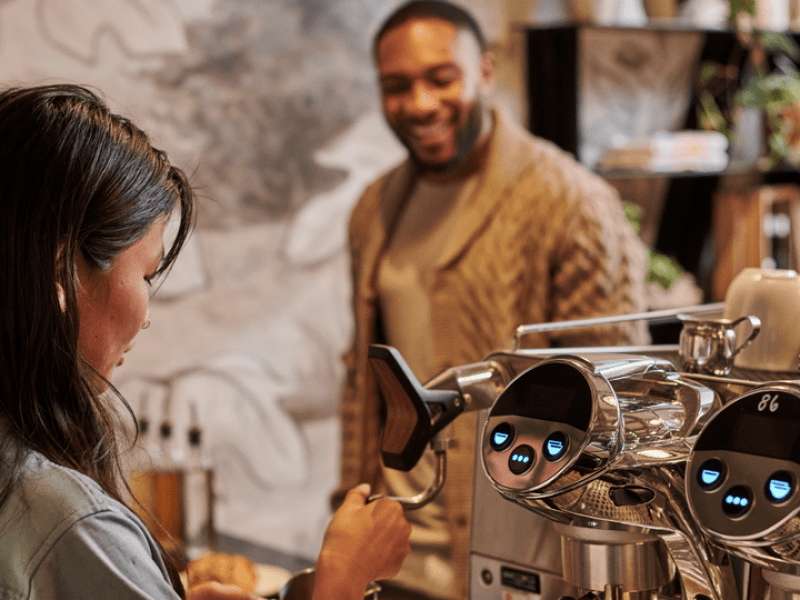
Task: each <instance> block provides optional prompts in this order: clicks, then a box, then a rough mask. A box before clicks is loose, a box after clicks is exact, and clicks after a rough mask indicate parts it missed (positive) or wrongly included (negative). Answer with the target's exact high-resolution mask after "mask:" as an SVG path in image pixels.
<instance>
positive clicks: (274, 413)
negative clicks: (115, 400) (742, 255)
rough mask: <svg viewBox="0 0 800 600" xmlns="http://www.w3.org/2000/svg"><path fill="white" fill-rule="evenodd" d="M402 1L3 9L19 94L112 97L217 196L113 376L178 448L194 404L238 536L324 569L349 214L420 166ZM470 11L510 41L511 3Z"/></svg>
mask: <svg viewBox="0 0 800 600" xmlns="http://www.w3.org/2000/svg"><path fill="white" fill-rule="evenodd" d="M397 4H399V1H398V0H0V81H1V82H2V84H3V85H20V84H37V83H51V82H71V83H79V84H83V85H86V86H89V87H91V88H93V89H95V90H96V91H99V92H100V94H101V95H102V96H103V97H104V98H105V99H106V100H107V102H108V103H109V104H110V105H111V106H112V107H113V108H114V110H116V111H118V112H122V113H123V114H126V115H127V116H130V117H131V118H132V119H133V120H134V121H135V122H136V123H138V124H139V125H140V126H142V127H143V128H144V129H146V130H147V131H148V132H149V133H150V134H151V137H152V138H153V140H154V143H155V145H156V146H158V147H160V148H162V149H164V150H166V151H167V153H168V154H169V156H170V158H171V160H172V162H174V163H175V164H177V165H179V166H181V167H182V168H183V169H184V170H185V171H187V173H189V175H190V178H191V181H192V183H193V185H194V186H195V188H196V190H197V192H198V194H199V196H200V197H201V210H200V218H199V226H198V229H197V231H196V233H195V235H194V236H193V238H192V240H191V243H190V246H189V248H188V250H187V252H186V253H185V254H184V255H183V256H182V257H181V260H180V261H179V263H178V264H177V265H176V267H175V269H174V270H173V272H172V274H171V275H170V277H169V278H168V279H167V280H166V282H165V283H164V284H163V286H162V287H161V288H160V290H159V291H158V292H157V293H156V295H155V296H154V298H153V302H152V308H151V312H152V326H151V327H150V328H149V329H148V330H147V331H144V332H142V334H140V336H139V337H138V338H137V341H136V348H135V349H134V351H133V352H131V353H129V354H128V355H127V356H126V359H125V364H124V365H123V366H122V367H120V368H119V369H118V372H117V374H116V377H117V380H116V381H115V383H116V384H117V385H118V387H119V388H120V389H121V390H122V391H123V393H124V395H125V396H126V398H127V399H128V400H129V402H130V403H131V405H132V406H133V408H134V409H135V411H136V413H137V415H138V416H139V417H140V418H146V419H149V420H150V421H151V422H152V423H153V425H154V428H155V431H157V426H158V425H159V424H160V423H161V422H162V421H163V420H164V419H165V418H168V419H169V420H170V421H171V423H172V425H173V431H174V437H175V440H174V442H175V443H176V444H177V446H178V447H179V448H180V447H182V446H184V441H185V438H184V436H185V432H186V427H187V425H188V422H189V419H190V410H189V407H190V406H194V407H196V409H197V410H196V413H197V415H198V417H199V421H200V424H201V425H202V426H203V427H204V430H205V438H204V441H205V444H206V448H207V449H208V450H209V451H210V452H211V454H212V458H213V461H214V464H215V467H216V470H217V480H216V491H217V494H218V505H217V517H218V518H217V521H218V526H219V528H220V530H221V531H223V532H224V533H227V534H229V535H234V536H237V537H241V538H244V539H248V540H251V541H256V542H259V543H262V544H266V545H269V546H272V547H274V548H276V549H278V550H282V551H285V552H290V553H295V554H300V555H304V556H308V557H313V556H314V555H315V553H316V551H317V549H318V546H319V544H320V542H321V537H322V533H323V530H324V527H325V525H326V523H327V520H328V518H329V511H328V494H329V492H330V491H331V489H332V488H333V487H334V486H335V485H336V483H337V477H338V453H339V440H338V415H337V400H338V388H339V384H340V380H341V376H342V366H341V363H340V354H341V352H342V351H343V350H344V348H345V346H346V344H347V342H348V339H349V335H350V331H351V327H352V325H351V320H350V314H349V304H348V303H349V287H348V286H349V283H348V274H347V266H346V257H345V252H344V236H345V224H346V219H347V215H348V213H349V210H350V208H351V207H352V205H353V204H354V202H355V201H356V199H357V198H358V195H359V194H360V192H361V191H362V190H363V188H364V187H365V186H366V185H367V183H369V182H370V181H371V180H372V179H374V178H375V177H377V176H378V175H379V174H380V173H381V172H382V171H384V170H386V169H387V168H389V167H390V166H392V165H394V164H396V163H397V162H399V161H400V160H402V158H403V156H404V151H403V150H402V149H401V148H400V147H399V145H398V144H397V142H395V140H394V138H393V137H392V136H391V135H390V133H389V132H388V129H387V128H386V126H385V124H384V122H383V120H382V117H381V115H380V112H379V109H378V102H377V94H376V88H375V85H374V74H373V71H372V67H371V58H370V54H369V45H370V36H371V35H372V32H373V31H374V29H375V28H376V27H377V24H378V23H379V22H380V20H381V19H382V18H383V17H384V16H385V15H386V14H387V12H388V11H389V10H390V9H392V8H393V7H394V6H396V5H397ZM484 4H485V7H484V6H483V5H484ZM473 10H475V11H476V12H477V13H478V14H479V16H480V18H482V19H483V20H484V21H485V23H486V25H487V28H488V30H489V33H490V35H495V34H492V31H494V30H496V29H497V28H498V27H497V23H498V22H500V21H501V20H502V19H501V17H498V16H497V15H498V13H499V11H500V10H501V8H499V7H492V5H491V3H490V2H489V1H488V0H486V1H485V2H477V3H473ZM495 37H496V35H495ZM154 428H153V427H151V430H150V431H151V432H150V433H149V434H148V438H150V437H152V436H153V434H154V433H155V432H154ZM144 442H145V443H147V444H156V443H157V442H158V440H156V439H145V440H144Z"/></svg>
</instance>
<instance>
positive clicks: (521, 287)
mask: <svg viewBox="0 0 800 600" xmlns="http://www.w3.org/2000/svg"><path fill="white" fill-rule="evenodd" d="M494 114H495V127H494V130H493V133H492V135H491V140H490V142H489V143H490V146H489V151H488V156H487V163H486V166H485V169H484V172H483V173H482V174H481V175H480V181H479V183H478V191H477V193H476V200H475V201H474V202H473V203H472V205H471V206H470V208H469V209H468V210H467V211H465V213H464V214H463V215H461V217H460V221H459V222H460V226H459V227H458V228H457V229H456V230H454V235H453V237H452V238H451V239H450V240H449V242H448V245H447V247H446V249H445V252H444V256H443V258H442V259H441V260H440V261H439V263H438V264H437V265H436V269H435V275H434V282H433V286H432V293H431V297H430V302H431V315H432V321H433V329H432V331H431V336H432V337H433V342H434V347H435V356H436V362H437V367H438V369H437V372H438V371H441V370H444V369H447V368H449V367H452V366H457V365H464V364H468V363H472V362H476V361H479V360H481V359H483V358H484V357H485V356H486V355H488V354H489V353H491V352H493V351H498V350H508V349H510V347H511V345H512V341H513V337H514V333H515V330H516V328H517V327H518V326H519V325H522V324H530V323H544V322H550V321H561V320H568V319H580V318H587V317H594V316H603V315H612V314H622V313H632V312H641V311H643V310H646V308H647V307H646V293H645V275H646V269H647V265H646V250H645V247H644V244H643V243H642V242H641V241H640V240H639V238H638V237H637V236H636V235H635V233H634V232H633V230H632V229H631V227H630V226H629V225H628V223H627V222H626V220H625V217H624V215H623V211H622V206H621V203H620V200H619V197H618V195H617V193H616V191H615V190H614V189H613V188H612V187H611V186H610V185H609V184H608V183H606V182H605V181H603V180H602V179H601V178H600V177H598V176H596V175H594V174H593V173H591V172H589V171H588V170H586V169H585V168H583V167H582V166H581V165H580V164H579V163H578V162H577V161H575V159H574V158H573V157H572V156H571V155H569V154H567V153H566V152H564V151H562V150H560V149H559V148H557V147H556V146H555V145H553V144H551V143H550V142H547V141H544V140H542V139H539V138H536V137H533V136H531V135H530V133H528V132H527V131H526V130H524V129H523V128H522V127H520V126H519V125H516V124H514V123H512V122H510V121H508V120H507V119H506V118H504V117H503V115H502V114H501V113H499V112H498V111H495V113H494ZM415 180H416V174H415V171H414V167H413V166H412V164H411V163H410V162H408V161H406V162H404V163H403V164H401V165H400V166H398V167H396V168H395V169H393V170H392V171H390V172H389V173H387V174H386V175H385V176H383V177H382V178H381V179H379V180H378V181H376V182H375V183H373V184H372V185H371V186H370V187H369V188H368V189H367V190H366V191H365V192H364V194H363V195H362V197H361V198H360V200H359V202H358V203H357V205H356V207H355V209H354V211H353V213H352V215H351V219H350V227H349V245H350V253H351V256H350V257H351V269H352V281H353V298H352V300H353V310H354V315H355V332H354V338H353V342H352V346H351V348H350V350H349V351H348V352H347V353H346V355H345V364H346V368H347V375H346V379H345V383H344V389H343V397H342V427H343V431H342V434H343V435H342V473H341V486H342V487H341V489H340V491H339V494H340V493H341V492H342V491H344V490H346V489H349V488H351V487H353V486H355V485H357V484H358V483H361V482H369V483H371V484H373V486H375V485H378V484H379V480H380V438H381V420H380V404H381V402H382V400H381V398H380V394H379V392H378V390H377V386H376V383H375V380H374V377H373V374H372V372H371V369H370V368H369V366H368V363H367V350H368V346H369V344H371V343H376V342H380V343H386V340H384V339H383V333H382V331H381V327H380V315H379V299H378V292H377V273H378V268H379V265H380V261H381V258H382V257H383V255H384V252H385V250H386V248H387V244H388V241H389V238H390V236H391V232H392V229H393V227H394V225H395V223H396V222H397V217H398V214H399V212H400V211H401V210H402V207H403V205H404V202H405V200H406V199H407V198H408V196H409V193H410V191H411V189H412V188H413V185H414V182H415ZM648 341H649V337H648V334H647V328H646V324H644V323H642V322H635V323H622V324H618V325H614V326H603V327H602V328H596V329H594V330H589V329H584V330H581V331H568V332H558V334H557V335H555V334H550V335H546V334H537V335H530V336H527V337H525V338H524V339H523V340H522V345H523V346H528V347H549V346H575V345H619V344H645V343H648ZM475 429H476V420H475V413H467V414H464V415H461V416H460V417H459V418H458V419H456V421H455V437H456V440H457V444H456V447H455V448H454V449H452V450H449V451H448V455H447V481H446V483H445V486H446V490H447V494H446V501H447V519H448V526H449V529H450V533H451V536H452V538H451V539H452V549H451V551H452V561H453V569H454V572H455V573H456V574H457V578H458V579H459V581H458V582H457V583H458V586H459V590H458V596H459V597H462V598H464V597H466V581H467V571H468V558H469V522H470V508H471V500H472V477H473V461H474V454H475Z"/></svg>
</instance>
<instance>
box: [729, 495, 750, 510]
mask: <svg viewBox="0 0 800 600" xmlns="http://www.w3.org/2000/svg"><path fill="white" fill-rule="evenodd" d="M725 504H727V505H728V506H741V507H742V508H745V507H746V506H747V505H748V504H750V500H749V499H748V498H747V497H746V496H737V495H734V494H728V495H727V496H725Z"/></svg>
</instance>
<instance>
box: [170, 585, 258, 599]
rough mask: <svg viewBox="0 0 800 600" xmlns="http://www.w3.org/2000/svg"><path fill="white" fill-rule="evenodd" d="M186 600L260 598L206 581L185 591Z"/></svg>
mask: <svg viewBox="0 0 800 600" xmlns="http://www.w3.org/2000/svg"><path fill="white" fill-rule="evenodd" d="M186 600H260V598H259V597H258V596H256V595H254V594H249V593H247V592H245V591H244V590H243V589H241V588H239V587H237V586H235V585H224V584H222V583H219V582H218V581H206V582H204V583H198V584H197V585H195V586H192V587H190V588H189V589H188V590H186Z"/></svg>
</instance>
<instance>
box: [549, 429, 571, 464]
mask: <svg viewBox="0 0 800 600" xmlns="http://www.w3.org/2000/svg"><path fill="white" fill-rule="evenodd" d="M568 445H569V439H568V438H567V436H566V435H565V434H564V433H562V432H560V431H556V432H555V433H551V434H550V435H548V436H547V438H546V439H545V440H544V444H542V455H543V456H544V457H545V458H546V459H547V460H549V461H550V462H555V461H557V460H558V459H559V458H561V457H562V456H564V454H566V452H567V447H568Z"/></svg>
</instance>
